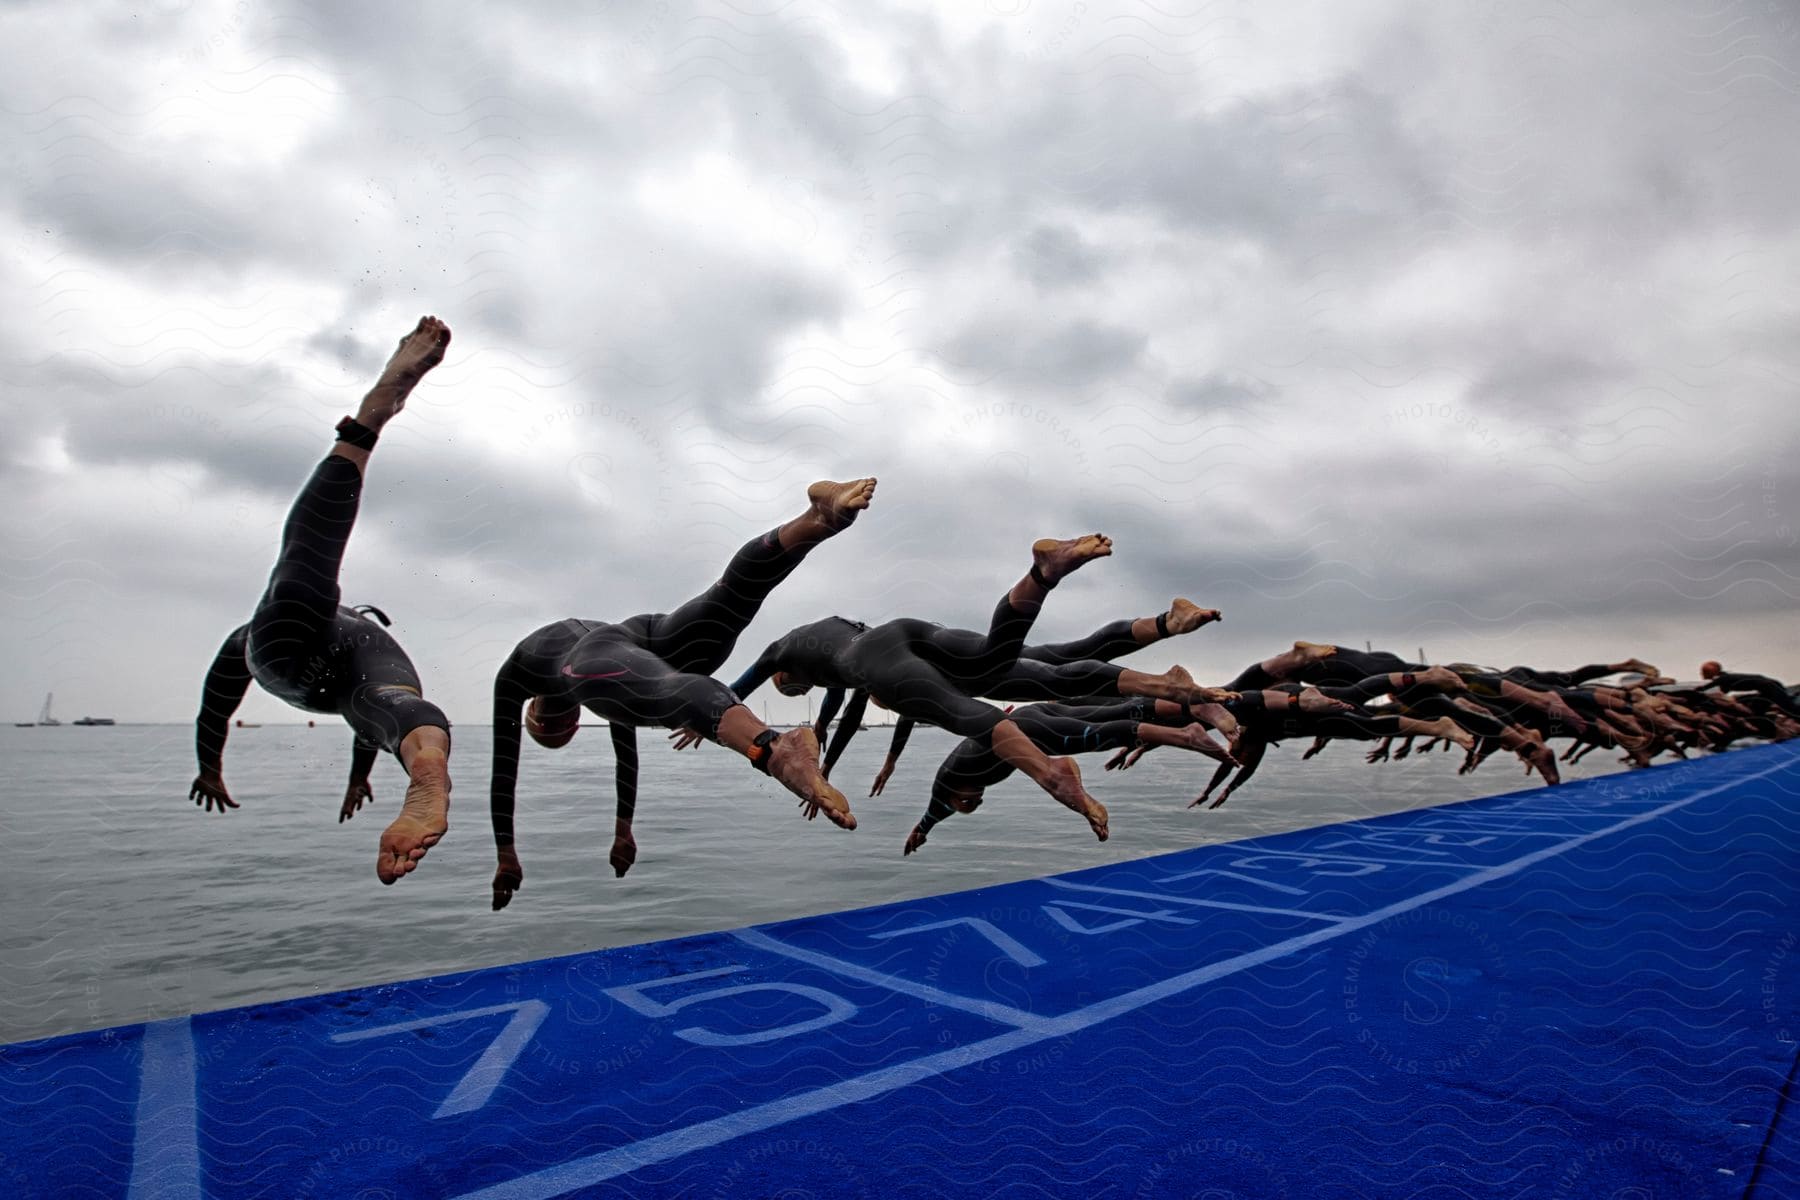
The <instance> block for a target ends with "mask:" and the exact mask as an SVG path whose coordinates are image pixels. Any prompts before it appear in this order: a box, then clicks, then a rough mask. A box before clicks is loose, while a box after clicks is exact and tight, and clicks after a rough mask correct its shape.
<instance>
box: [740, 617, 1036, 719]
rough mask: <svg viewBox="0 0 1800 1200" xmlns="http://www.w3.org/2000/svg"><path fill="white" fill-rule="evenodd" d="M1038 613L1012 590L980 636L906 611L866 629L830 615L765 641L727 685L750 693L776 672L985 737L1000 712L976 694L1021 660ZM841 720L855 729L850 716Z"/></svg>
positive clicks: (997, 680) (741, 693) (798, 680)
mask: <svg viewBox="0 0 1800 1200" xmlns="http://www.w3.org/2000/svg"><path fill="white" fill-rule="evenodd" d="M1036 617H1037V614H1036V613H1035V612H1034V613H1030V614H1027V613H1022V612H1020V611H1018V610H1017V609H1015V608H1014V607H1013V606H1012V603H1011V600H1010V597H1009V596H1002V597H1001V598H1000V603H999V604H998V605H996V606H995V608H994V615H993V618H992V619H991V620H990V621H989V623H988V631H987V633H985V634H980V633H976V632H975V631H973V630H969V629H950V628H946V627H945V626H943V625H937V624H934V623H932V622H930V621H921V620H917V619H914V618H910V617H906V618H901V619H900V620H896V621H888V622H886V623H884V624H881V625H875V626H867V627H865V626H863V625H861V624H859V623H858V622H855V621H849V620H846V619H844V618H843V617H828V618H826V619H825V620H823V621H815V622H814V623H813V624H811V625H803V626H801V627H800V628H798V629H795V630H792V631H791V632H789V633H788V634H787V635H786V636H784V637H782V638H780V639H778V640H776V641H775V642H772V643H770V645H769V647H768V649H766V650H764V651H763V653H762V655H761V657H759V658H758V659H757V660H756V662H755V663H754V664H752V665H751V667H750V668H749V669H748V670H747V671H745V672H744V674H743V675H742V676H740V677H739V679H738V680H737V682H736V683H734V684H732V687H731V690H732V691H733V692H734V693H736V694H737V695H738V696H740V697H743V696H748V695H749V694H750V693H752V692H754V691H755V690H756V689H757V688H758V687H760V686H761V685H762V683H763V682H764V681H765V680H767V679H768V678H769V676H770V675H772V674H774V673H775V672H776V671H780V672H782V673H783V674H786V675H788V676H791V677H792V678H793V679H794V680H795V681H796V682H799V683H806V684H811V685H813V686H816V687H825V688H844V689H856V690H860V691H864V692H867V693H869V694H870V695H872V696H874V697H875V698H876V699H877V700H879V701H880V702H881V703H882V704H884V705H885V706H887V707H888V708H891V709H893V710H894V711H895V712H896V713H899V714H900V715H901V716H902V717H910V718H912V719H913V720H916V721H925V722H928V723H930V724H933V725H941V726H942V727H944V728H945V729H949V730H951V731H953V732H956V733H960V734H962V735H963V736H964V737H981V738H985V737H987V736H988V735H989V734H991V733H993V731H994V726H996V725H998V724H999V723H1000V722H1001V721H1002V720H1004V719H1005V714H1004V713H1002V712H1001V711H1000V710H999V709H997V708H995V707H994V706H993V705H991V704H983V703H982V702H980V701H979V700H976V699H974V697H975V696H978V695H985V694H986V693H987V692H988V691H989V689H991V688H992V687H993V686H994V685H995V684H996V683H998V682H999V681H1000V680H1001V679H1003V678H1004V677H1005V676H1006V674H1007V672H1008V671H1009V670H1011V668H1012V666H1013V664H1014V663H1016V662H1017V661H1018V658H1019V652H1020V651H1021V650H1022V649H1023V648H1024V645H1025V635H1026V634H1027V633H1029V632H1030V630H1031V625H1032V622H1033V621H1034V620H1035V619H1036ZM858 707H859V711H858V712H857V714H856V715H857V717H858V718H860V716H861V713H860V706H858ZM845 721H846V724H849V725H851V726H852V727H854V724H855V722H853V721H851V720H850V719H849V717H848V715H847V716H846V718H845Z"/></svg>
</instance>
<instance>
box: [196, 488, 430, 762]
mask: <svg viewBox="0 0 1800 1200" xmlns="http://www.w3.org/2000/svg"><path fill="white" fill-rule="evenodd" d="M361 493H362V471H361V469H360V468H358V467H357V465H356V464H355V463H353V462H351V461H350V460H349V459H347V458H345V457H344V456H342V455H339V454H330V455H327V456H326V457H325V461H323V462H321V463H320V464H319V465H318V467H317V468H315V469H314V471H313V473H312V476H311V478H309V479H308V480H307V481H306V485H305V486H304V487H303V488H301V490H300V495H299V497H298V498H297V499H296V500H295V501H294V506H293V508H292V509H291V510H290V511H289V512H288V518H287V524H286V525H285V526H283V528H282V532H281V553H280V555H279V557H278V558H277V559H276V562H275V569H274V571H272V572H271V573H270V575H269V586H268V588H267V589H266V590H265V591H264V592H263V595H262V599H261V600H260V601H259V602H258V603H257V606H256V611H255V613H254V614H253V615H252V616H251V618H250V623H249V624H247V625H241V626H239V627H238V628H237V629H234V630H232V631H231V634H230V636H229V637H227V638H226V639H225V642H224V644H223V645H221V646H220V647H219V652H218V654H217V655H216V656H215V657H214V659H213V664H212V668H211V670H209V671H208V672H207V675H206V685H205V692H204V695H203V697H202V700H201V706H200V716H199V718H198V720H197V721H196V736H195V743H196V744H195V749H196V752H197V754H198V756H199V759H200V768H201V772H202V774H208V773H211V774H217V773H218V772H219V769H220V764H221V761H222V760H223V757H224V750H225V738H226V734H227V731H228V729H229V726H230V718H231V714H232V713H234V712H236V711H237V708H238V705H239V704H240V703H242V702H243V699H244V693H245V692H246V691H248V690H249V688H250V682H251V680H252V679H254V680H255V681H256V682H257V683H259V684H261V685H262V686H263V688H264V689H266V690H267V691H269V692H270V693H272V694H274V695H276V696H278V697H280V698H281V699H283V700H285V701H287V702H288V703H289V704H291V705H293V706H294V707H295V708H301V709H305V710H306V711H307V712H316V713H337V714H339V715H340V716H342V717H343V718H344V720H345V721H347V722H348V723H349V725H350V728H351V729H352V730H354V731H355V733H356V747H357V748H356V761H357V763H359V764H360V765H361V766H362V767H363V771H362V775H361V776H358V775H357V774H356V771H355V769H354V768H353V769H352V779H353V780H354V779H356V778H366V776H367V773H368V772H367V767H368V764H369V763H370V762H371V761H372V759H373V753H374V751H375V750H376V749H380V750H386V751H389V752H391V753H395V754H397V753H398V752H399V749H400V743H401V741H402V740H403V739H404V738H405V737H406V735H407V734H409V733H411V732H412V731H413V730H415V729H418V728H420V727H422V726H427V725H431V726H436V727H437V728H439V729H444V730H448V729H449V728H450V722H449V721H448V720H447V719H445V717H444V714H443V712H442V710H440V709H439V708H438V707H437V705H435V704H432V703H430V702H429V701H427V700H425V699H423V698H422V697H421V696H420V694H419V692H420V687H419V674H418V672H417V671H416V670H414V669H413V665H412V660H411V659H409V658H407V657H406V652H405V651H404V650H402V649H401V648H400V643H399V642H397V641H395V640H394V638H393V636H392V635H391V634H389V633H388V632H387V630H385V629H383V628H382V627H381V626H380V625H378V624H376V623H375V621H373V620H369V619H365V618H364V617H363V615H362V614H361V612H359V611H357V610H355V609H349V608H345V607H343V605H341V604H340V603H339V602H338V569H339V567H340V566H341V565H342V563H343V560H344V548H345V546H346V545H347V544H348V543H349V540H350V530H351V529H352V527H354V526H355V524H356V510H357V506H358V502H359V501H360V499H361ZM384 619H385V618H384Z"/></svg>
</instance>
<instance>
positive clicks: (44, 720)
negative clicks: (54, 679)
mask: <svg viewBox="0 0 1800 1200" xmlns="http://www.w3.org/2000/svg"><path fill="white" fill-rule="evenodd" d="M54 699H56V693H55V692H45V693H44V711H43V712H41V713H39V714H38V719H37V723H38V724H39V725H61V724H62V722H61V721H59V720H57V719H56V718H55V717H53V716H51V715H50V702H51V701H52V700H54Z"/></svg>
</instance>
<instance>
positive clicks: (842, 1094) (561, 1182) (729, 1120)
mask: <svg viewBox="0 0 1800 1200" xmlns="http://www.w3.org/2000/svg"><path fill="white" fill-rule="evenodd" d="M1793 765H1794V762H1793V760H1792V759H1791V758H1790V759H1784V760H1783V761H1781V762H1779V763H1776V764H1775V765H1774V766H1771V767H1769V768H1768V769H1767V770H1764V771H1758V772H1756V773H1755V774H1753V775H1746V776H1744V777H1742V778H1740V779H1733V780H1730V781H1729V782H1726V783H1722V784H1720V785H1719V786H1718V787H1714V788H1708V789H1706V790H1705V791H1701V792H1695V793H1694V794H1693V795H1691V796H1688V797H1686V798H1685V799H1681V800H1674V801H1670V802H1669V803H1667V804H1665V805H1663V806H1662V807H1660V808H1656V809H1652V810H1650V811H1648V812H1644V813H1639V814H1637V815H1635V816H1631V817H1627V818H1625V819H1624V820H1622V821H1619V822H1617V823H1616V824H1613V825H1610V826H1608V827H1607V828H1605V829H1599V830H1595V831H1594V832H1592V833H1585V834H1582V835H1581V836H1580V837H1576V838H1571V839H1570V840H1569V841H1567V842H1563V843H1561V844H1559V845H1555V846H1546V847H1544V848H1543V849H1541V850H1534V851H1532V852H1531V853H1530V854H1527V855H1524V856H1522V857H1520V858H1517V859H1514V860H1513V861H1512V862H1509V863H1503V864H1501V865H1500V866H1497V867H1490V868H1488V869H1487V870H1484V871H1482V872H1481V873H1480V874H1478V875H1471V876H1469V877H1468V878H1466V879H1459V880H1457V881H1456V882H1455V883H1450V884H1446V885H1444V886H1443V887H1439V888H1433V889H1432V890H1430V891H1428V892H1421V893H1420V894H1419V895H1417V896H1413V897H1410V898H1408V899H1406V900H1401V901H1399V902H1397V903H1394V904H1390V905H1388V906H1387V907H1385V908H1379V909H1376V910H1375V911H1374V912H1372V913H1368V914H1366V915H1364V916H1360V917H1350V918H1347V919H1345V920H1343V921H1341V922H1339V923H1338V924H1336V925H1334V926H1332V927H1331V928H1329V929H1316V930H1313V931H1312V932H1310V933H1303V934H1300V935H1298V936H1296V937H1291V938H1288V939H1286V940H1285V941H1281V942H1277V943H1275V944H1274V945H1272V946H1265V947H1263V948H1262V949H1260V950H1252V951H1250V952H1249V953H1247V954H1240V955H1238V956H1237V957H1236V958H1228V959H1224V960H1223V961H1220V962H1217V963H1213V964H1211V965H1210V966H1205V967H1200V968H1198V969H1197V970H1193V971H1189V972H1186V973H1185V974H1182V975H1177V976H1174V977H1173V978H1171V979H1167V980H1164V981H1163V982H1161V983H1156V984H1151V985H1149V986H1148V987H1142V988H1139V989H1137V990H1136V991H1134V992H1127V993H1125V994H1124V995H1122V996H1117V997H1114V998H1113V999H1111V1000H1103V1001H1101V1002H1100V1003H1098V1004H1092V1005H1089V1006H1088V1007H1087V1008H1084V1009H1078V1010H1077V1011H1075V1012H1072V1013H1070V1014H1068V1015H1067V1016H1064V1017H1057V1018H1053V1019H1050V1020H1044V1021H1040V1022H1039V1023H1038V1024H1037V1026H1036V1027H1034V1028H1029V1029H1019V1030H1015V1031H1014V1032H1011V1033H1003V1034H999V1035H997V1036H995V1037H991V1038H986V1039H983V1040H982V1041H979V1042H971V1043H969V1044H968V1045H966V1046H958V1047H956V1048H954V1049H951V1050H945V1051H943V1052H941V1053H938V1054H928V1055H926V1056H925V1057H924V1058H918V1059H914V1060H913V1061H911V1062H906V1063H899V1064H896V1065H894V1066H891V1067H882V1068H880V1069H879V1070H875V1071H870V1072H868V1073H867V1074H863V1075H857V1076H853V1077H852V1078H849V1079H843V1080H839V1081H838V1082H836V1083H829V1084H826V1085H825V1086H824V1087H818V1088H812V1089H810V1090H808V1091H804V1092H798V1093H795V1094H794V1095H792V1096H784V1097H783V1098H781V1099H779V1100H771V1101H768V1102H766V1103H763V1104H757V1105H753V1106H751V1107H749V1108H746V1109H743V1110H741V1111H739V1112H735V1113H731V1114H729V1115H727V1116H723V1117H715V1118H713V1119H712V1120H710V1121H701V1122H699V1123H698V1124H694V1125H689V1126H688V1127H687V1128H685V1129H677V1130H673V1131H671V1132H669V1133H663V1134H657V1135H656V1136H654V1137H648V1138H644V1139H642V1140H640V1141H636V1142H630V1143H628V1144H626V1145H623V1146H619V1147H617V1148H615V1149H612V1150H602V1151H600V1152H599V1153H597V1154H590V1155H588V1156H586V1157H584V1158H578V1159H574V1160H573V1161H570V1162H566V1163H563V1164H561V1165H559V1166H555V1167H547V1168H545V1169H544V1170H541V1171H534V1172H532V1173H531V1174H529V1175H521V1176H519V1177H518V1178H517V1179H509V1180H507V1181H506V1182H505V1183H497V1184H494V1185H492V1186H490V1187H485V1188H481V1189H478V1190H477V1191H473V1192H465V1193H463V1194H462V1195H461V1196H459V1197H457V1198H456V1200H547V1198H548V1197H551V1196H560V1195H563V1194H564V1193H567V1192H572V1191H575V1190H576V1189H577V1188H584V1187H592V1186H593V1185H594V1184H596V1183H600V1182H603V1181H605V1180H608V1179H614V1178H617V1177H618V1176H620V1175H625V1174H629V1173H630V1172H632V1171H635V1170H637V1169H639V1168H640V1167H646V1166H650V1165H651V1164H654V1163H660V1162H667V1161H668V1160H670V1159H673V1158H679V1157H680V1156H682V1155H684V1154H691V1153H693V1152H694V1151H696V1150H704V1149H707V1148H708V1147H711V1146H716V1145H718V1144H720V1143H721V1142H727V1141H730V1140H731V1139H733V1138H738V1137H743V1136H744V1135H745V1134H750V1133H760V1132H761V1131H762V1130H765V1129H770V1128H772V1127H774V1126H776V1125H785V1124H787V1123H789V1122H791V1121H797V1120H799V1119H800V1118H802V1117H809V1116H812V1115H814V1114H816V1113H821V1112H829V1111H831V1110H832V1109H835V1108H842V1107H843V1106H844V1105H847V1104H855V1103H856V1102H858V1101H860V1100H868V1099H871V1098H873V1097H875V1096H880V1095H884V1094H886V1093H888V1092H892V1091H895V1090H897V1089H899V1088H903V1087H905V1086H907V1085H908V1084H912V1083H919V1082H921V1081H923V1080H926V1079H932V1078H935V1077H937V1076H939V1075H943V1074H945V1073H946V1072H949V1071H954V1070H956V1069H958V1068H959V1067H966V1066H968V1065H970V1064H971V1063H977V1062H984V1061H986V1060H987V1059H990V1058H994V1057H996V1056H998V1055H1001V1054H1007V1053H1009V1052H1011V1051H1013V1050H1018V1049H1022V1048H1024V1047H1026V1046H1030V1045H1034V1044H1035V1043H1037V1042H1041V1041H1045V1040H1047V1039H1049V1038H1053V1037H1061V1036H1065V1035H1067V1034H1071V1033H1075V1032H1077V1031H1079V1030H1082V1029H1086V1028H1088V1027H1089V1026H1092V1025H1098V1024H1100V1023H1101V1022H1102V1021H1108V1020H1111V1019H1112V1018H1114V1017H1117V1016H1122V1015H1123V1014H1125V1013H1128V1012H1131V1011H1133V1010H1134V1009H1138V1008H1142V1007H1144V1006H1145V1005H1148V1004H1153V1003H1155V1002H1156V1001H1158V1000H1166V999H1168V998H1170V997H1171V996H1175V995H1178V994H1180V993H1181V992H1184V991H1189V990H1191V989H1193V988H1196V987H1199V986H1201V985H1203V984H1208V983H1212V982H1215V981H1216V980H1219V979H1222V978H1224V977H1225V976H1228V975H1235V974H1236V973H1238V972H1239V971H1245V970H1248V969H1250V968H1251V967H1257V966H1261V965H1262V964H1263V963H1266V962H1269V961H1271V960H1273V959H1277V958H1282V957H1285V956H1286V955H1288V954H1292V953H1293V952H1294V951H1296V950H1304V949H1306V948H1308V947H1310V946H1316V945H1318V944H1319V943H1321V942H1329V941H1332V940H1334V939H1336V938H1340V937H1343V936H1345V935H1346V934H1350V933H1354V932H1356V931H1357V930H1359V929H1366V928H1368V927H1369V926H1370V925H1376V924H1379V923H1381V922H1382V921H1385V920H1387V919H1388V918H1389V917H1395V916H1399V915H1401V914H1402V913H1407V912H1411V911H1412V910H1413V909H1415V908H1421V907H1423V906H1424V905H1427V904H1431V903H1433V902H1435V901H1438V900H1442V899H1445V898H1446V897H1449V896H1454V895H1456V894H1457V893H1458V892H1466V891H1468V890H1469V889H1470V888H1474V887H1479V886H1481V885H1482V884H1484V883H1492V882H1494V881H1495V880H1498V879H1504V878H1506V877H1508V876H1510V875H1516V874H1518V873H1519V872H1520V871H1522V870H1524V869H1525V868H1526V867H1530V866H1535V865H1536V864H1538V863H1540V862H1543V861H1544V860H1546V859H1550V858H1554V857H1556V856H1557V855H1559V854H1564V853H1567V852H1568V851H1570V850H1573V849H1575V848H1576V847H1577V846H1583V845H1586V844H1587V843H1588V842H1591V841H1595V840H1596V839H1598V838H1602V837H1606V836H1608V835H1610V834H1614V833H1618V832H1620V831H1621V830H1624V829H1629V828H1631V827H1632V826H1634V825H1641V824H1644V823H1645V822H1647V821H1651V820H1654V819H1656V818H1657V817H1661V816H1665V815H1667V814H1668V813H1671V812H1674V811H1675V810H1676V809H1679V808H1686V807H1687V806H1688V805H1690V804H1692V803H1694V802H1695V801H1696V800H1704V799H1705V798H1706V797H1708V796H1713V795H1717V794H1718V793H1720V792H1723V791H1726V790H1728V789H1730V788H1734V787H1737V786H1739V785H1741V784H1745V783H1749V782H1750V781H1751V780H1753V779H1760V778H1762V777H1763V776H1764V775H1772V774H1774V773H1775V772H1776V771H1779V770H1783V769H1784V768H1790V767H1792V766H1793ZM752 932H754V931H750V930H745V931H740V932H739V933H738V934H737V936H738V937H744V935H745V934H746V933H752Z"/></svg>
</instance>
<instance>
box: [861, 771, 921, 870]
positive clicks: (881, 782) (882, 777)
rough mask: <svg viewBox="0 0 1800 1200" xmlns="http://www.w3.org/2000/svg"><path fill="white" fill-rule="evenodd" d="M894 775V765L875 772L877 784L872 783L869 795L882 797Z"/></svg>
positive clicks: (909, 852)
mask: <svg viewBox="0 0 1800 1200" xmlns="http://www.w3.org/2000/svg"><path fill="white" fill-rule="evenodd" d="M893 774H894V764H892V763H883V764H881V770H879V771H877V772H875V782H874V783H871V784H870V785H869V795H871V796H879V795H881V789H882V788H884V787H886V786H887V781H888V780H889V779H891V778H892V777H893ZM921 840H923V839H921ZM907 853H908V854H911V853H912V851H910V850H908V851H907Z"/></svg>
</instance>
